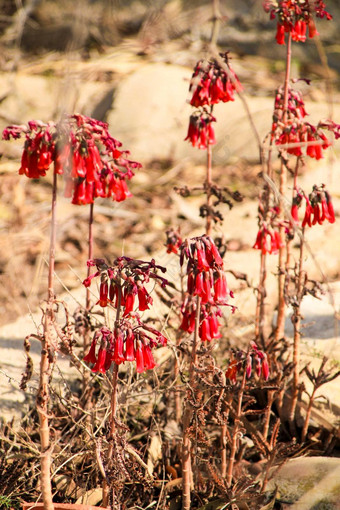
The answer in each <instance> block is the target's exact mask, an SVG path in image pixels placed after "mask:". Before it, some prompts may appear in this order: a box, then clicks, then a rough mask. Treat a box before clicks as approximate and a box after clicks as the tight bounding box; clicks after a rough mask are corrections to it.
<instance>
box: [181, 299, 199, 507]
mask: <svg viewBox="0 0 340 510" xmlns="http://www.w3.org/2000/svg"><path fill="white" fill-rule="evenodd" d="M200 319H201V298H200V297H199V296H197V298H196V320H195V332H194V340H193V345H192V349H191V353H190V365H189V389H188V392H187V401H186V404H185V409H184V413H183V445H182V510H190V500H191V496H190V486H191V479H192V469H191V455H190V449H191V441H190V437H189V427H190V423H191V418H192V405H191V403H190V400H189V395H191V398H193V391H194V386H195V365H196V353H197V343H198V338H199V326H200Z"/></svg>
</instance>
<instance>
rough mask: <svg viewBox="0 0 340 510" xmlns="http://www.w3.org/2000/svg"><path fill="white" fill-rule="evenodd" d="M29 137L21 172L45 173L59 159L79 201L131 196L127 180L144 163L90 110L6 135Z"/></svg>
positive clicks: (57, 167)
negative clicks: (88, 114) (88, 113)
mask: <svg viewBox="0 0 340 510" xmlns="http://www.w3.org/2000/svg"><path fill="white" fill-rule="evenodd" d="M21 136H25V146H24V151H23V153H22V158H21V167H20V169H19V174H21V175H26V176H27V177H29V178H31V179H38V178H39V177H44V176H45V175H46V172H47V171H48V170H49V169H50V167H51V165H52V163H54V172H55V173H57V174H63V175H64V177H65V195H66V196H70V197H71V196H72V203H73V204H77V205H83V204H89V203H93V201H94V199H95V198H96V197H111V198H112V199H113V200H115V201H117V202H120V201H122V200H125V199H126V198H128V197H129V196H131V193H130V191H129V190H128V187H127V184H126V180H127V179H131V178H132V177H133V175H134V172H133V170H134V169H136V168H140V166H141V165H140V163H137V162H135V161H130V160H129V159H128V154H129V152H128V151H122V150H121V149H120V147H121V145H122V144H121V143H120V142H119V141H118V140H116V139H115V138H113V137H112V136H111V135H110V134H109V132H108V124H106V123H105V122H100V121H98V120H95V119H92V118H90V117H86V116H85V115H78V114H75V115H65V116H64V117H63V118H62V119H61V120H60V122H58V123H54V122H49V123H48V124H45V123H43V122H41V121H30V122H29V123H28V124H27V126H26V125H22V126H9V127H7V128H6V129H5V130H4V131H3V138H4V139H5V140H9V139H10V138H14V139H17V138H20V137H21Z"/></svg>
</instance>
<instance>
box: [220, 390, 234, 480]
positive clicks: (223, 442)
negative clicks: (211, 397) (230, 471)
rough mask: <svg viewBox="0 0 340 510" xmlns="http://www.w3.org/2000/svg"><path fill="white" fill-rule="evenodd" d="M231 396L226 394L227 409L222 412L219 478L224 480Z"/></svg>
mask: <svg viewBox="0 0 340 510" xmlns="http://www.w3.org/2000/svg"><path fill="white" fill-rule="evenodd" d="M232 399H233V395H232V393H228V396H227V401H226V402H227V408H226V410H225V411H224V416H223V421H224V423H223V425H222V427H221V476H222V478H225V477H226V476H227V421H228V418H229V409H230V406H231V403H232Z"/></svg>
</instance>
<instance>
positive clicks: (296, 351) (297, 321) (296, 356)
mask: <svg viewBox="0 0 340 510" xmlns="http://www.w3.org/2000/svg"><path fill="white" fill-rule="evenodd" d="M303 248H304V228H302V234H301V239H300V257H299V263H298V282H297V289H296V305H295V308H294V313H293V317H292V321H293V325H294V345H293V364H294V369H293V370H294V372H293V394H292V400H291V403H290V411H289V424H290V429H291V432H292V433H294V434H295V423H294V417H295V409H296V404H297V401H298V395H299V383H300V337H301V333H300V328H301V312H300V306H301V301H302V298H303V276H304V273H303V257H304V249H303Z"/></svg>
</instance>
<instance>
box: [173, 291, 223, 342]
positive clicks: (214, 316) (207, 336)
mask: <svg viewBox="0 0 340 510" xmlns="http://www.w3.org/2000/svg"><path fill="white" fill-rule="evenodd" d="M230 295H231V293H230ZM196 306H197V305H196V301H195V300H194V299H193V297H192V296H187V298H186V299H185V301H184V303H183V305H182V307H181V312H182V315H183V317H182V322H181V325H180V329H182V330H183V331H186V332H187V333H193V332H194V331H195V323H196ZM221 315H222V312H221V310H220V309H219V307H218V306H216V305H214V304H210V303H206V304H201V314H200V325H199V337H200V339H201V340H202V341H203V342H206V341H208V342H211V340H214V339H217V338H221V336H222V335H221V333H220V331H219V328H220V323H219V322H218V318H219V317H221Z"/></svg>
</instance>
